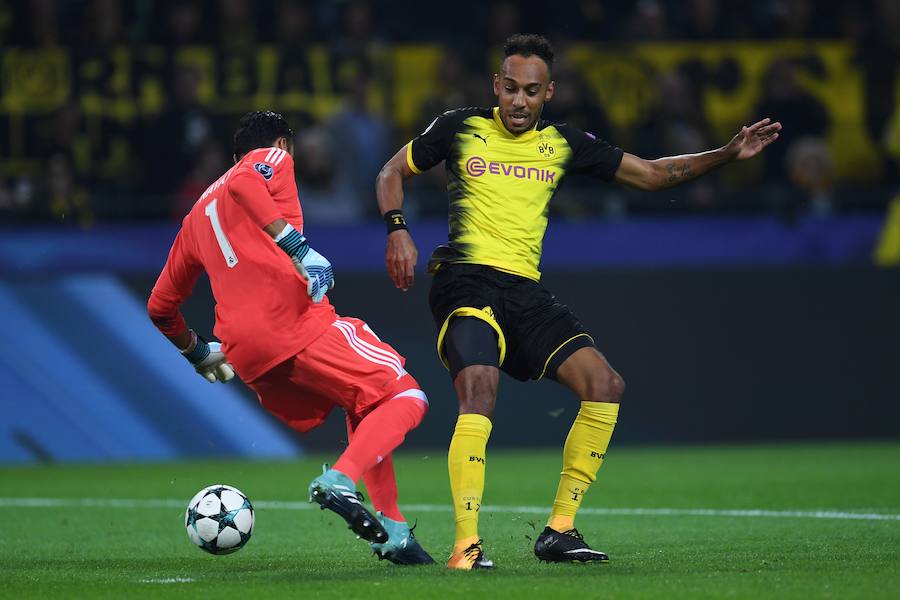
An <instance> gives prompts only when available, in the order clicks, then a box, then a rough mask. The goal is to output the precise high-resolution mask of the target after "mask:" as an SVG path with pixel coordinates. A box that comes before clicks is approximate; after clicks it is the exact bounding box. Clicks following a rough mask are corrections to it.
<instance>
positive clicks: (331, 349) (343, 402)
mask: <svg viewBox="0 0 900 600" xmlns="http://www.w3.org/2000/svg"><path fill="white" fill-rule="evenodd" d="M405 363H406V359H405V358H403V357H402V356H400V354H398V353H397V351H396V350H394V349H393V348H392V347H391V346H390V345H389V344H386V343H384V342H382V341H381V340H380V339H378V336H376V335H375V333H374V332H373V331H372V329H371V328H370V327H369V326H368V325H366V323H365V322H364V321H362V320H360V319H354V318H351V317H338V318H337V320H335V322H334V323H333V324H332V325H331V326H330V327H328V329H326V330H325V333H323V334H322V335H321V336H319V337H318V338H316V340H315V341H314V342H312V343H311V344H309V345H308V346H307V347H306V348H304V349H303V350H302V351H301V352H300V353H299V354H297V355H296V356H294V357H293V358H290V359H288V360H286V361H284V362H283V363H281V364H279V365H277V366H275V367H274V368H272V369H270V370H269V371H267V372H266V373H264V374H263V375H261V376H260V377H258V378H256V380H254V381H253V382H252V383H250V384H248V385H249V386H250V387H251V388H252V389H253V391H255V392H256V394H257V395H258V396H259V401H260V403H261V404H262V405H263V406H264V407H265V408H266V409H267V410H268V411H269V412H271V413H272V414H274V415H275V416H276V417H278V418H279V419H281V420H282V421H284V422H285V423H286V424H287V425H288V426H290V427H292V428H293V429H296V430H297V431H301V432H304V431H309V430H310V429H313V428H314V427H317V426H318V425H320V424H321V423H322V422H323V421H324V420H325V418H326V417H327V416H328V414H329V413H330V412H331V410H332V409H333V408H334V407H335V406H339V407H341V408H343V409H344V410H345V411H346V412H347V414H348V415H349V416H350V417H351V418H353V417H356V418H361V417H363V416H365V415H366V414H367V413H368V412H369V411H371V410H372V409H374V408H375V407H376V406H377V405H378V404H379V403H381V402H383V401H385V400H388V399H390V398H393V397H394V396H398V395H412V396H418V395H419V394H421V392H420V391H419V384H418V383H417V382H416V380H415V378H413V376H412V375H410V374H409V373H407V372H406V370H405V369H404V368H403V365H404V364H405ZM411 390H414V391H412V392H411V393H410V394H404V392H407V391H411Z"/></svg>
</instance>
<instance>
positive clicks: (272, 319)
mask: <svg viewBox="0 0 900 600" xmlns="http://www.w3.org/2000/svg"><path fill="white" fill-rule="evenodd" d="M278 218H284V219H285V220H287V221H288V222H289V223H290V224H291V225H293V226H294V228H296V229H297V230H298V231H300V232H302V231H303V213H302V210H301V208H300V199H299V196H298V194H297V184H296V181H295V180H294V161H293V158H292V157H291V155H290V154H288V153H287V152H285V151H284V150H279V149H277V148H260V149H257V150H253V151H252V152H249V153H247V154H246V155H245V156H244V157H243V158H242V159H241V160H240V162H238V163H237V164H236V165H234V167H232V168H231V169H229V170H228V172H226V173H225V174H224V175H222V177H220V178H219V179H218V180H216V181H215V182H214V183H213V184H212V185H211V186H209V188H208V189H207V190H206V191H205V192H203V194H202V195H201V196H200V198H199V200H197V202H196V203H195V204H194V206H193V208H192V209H191V211H190V212H189V213H188V215H187V216H186V217H185V218H184V221H182V225H181V230H180V231H179V232H178V235H177V236H176V238H175V242H174V243H173V244H172V249H171V250H170V252H169V258H168V260H167V261H166V265H165V267H164V268H163V270H162V273H160V276H159V279H158V280H157V282H156V285H155V286H154V287H153V292H152V293H151V295H150V300H149V303H148V312H149V313H150V318H151V319H152V320H153V322H154V323H155V324H156V326H157V327H158V328H159V329H160V331H162V332H163V333H164V334H166V335H170V336H171V335H177V334H179V333H181V332H183V331H185V329H186V324H185V321H184V318H183V317H182V315H181V312H180V311H179V306H180V305H181V303H182V302H184V300H185V299H186V298H187V297H188V296H189V295H190V294H191V291H192V290H193V288H194V284H195V283H196V281H197V277H198V276H199V275H200V273H202V272H204V271H205V272H206V273H207V275H208V276H209V280H210V284H211V286H212V292H213V296H214V297H215V299H216V326H215V330H214V333H215V336H216V337H217V338H218V339H220V340H221V341H222V349H223V351H224V352H225V354H226V356H228V359H229V361H230V362H231V363H232V364H233V365H234V367H235V370H236V371H237V373H238V374H239V375H240V376H241V378H242V379H244V380H245V381H253V380H254V379H256V378H257V377H259V376H260V375H262V374H263V373H265V372H266V371H268V370H269V369H271V368H272V367H274V366H275V365H277V364H278V363H280V362H283V361H285V360H287V359H288V358H290V357H292V356H294V355H295V354H297V353H298V352H300V351H301V350H302V349H303V348H305V347H306V346H307V345H308V344H309V343H310V342H312V341H313V340H314V339H316V338H317V337H318V336H319V335H321V334H322V333H323V332H324V331H325V329H326V328H327V327H329V326H330V325H331V323H332V322H334V320H335V312H334V308H332V306H331V304H330V303H329V301H328V298H327V297H326V298H325V299H324V300H323V301H322V303H321V304H314V303H313V302H312V300H310V298H309V295H308V294H307V291H306V281H305V280H304V279H303V278H302V277H301V276H300V275H299V273H297V270H296V269H295V268H294V265H293V263H292V262H291V259H290V258H289V257H288V256H287V255H286V254H285V253H284V252H283V251H282V250H281V249H280V248H279V247H278V246H276V245H275V243H274V242H273V241H272V238H271V237H270V236H269V235H268V234H267V233H266V232H265V231H263V229H262V228H263V227H265V226H266V225H268V224H270V223H272V222H273V221H275V220H277V219H278Z"/></svg>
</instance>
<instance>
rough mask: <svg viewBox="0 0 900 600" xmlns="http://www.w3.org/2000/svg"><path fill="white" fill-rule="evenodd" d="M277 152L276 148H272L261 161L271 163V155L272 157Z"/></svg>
mask: <svg viewBox="0 0 900 600" xmlns="http://www.w3.org/2000/svg"><path fill="white" fill-rule="evenodd" d="M277 150H278V149H277V148H272V149H271V150H269V153H268V154H266V157H265V158H264V159H263V162H271V161H272V155H273V154H274V153H275V152H276V151H277Z"/></svg>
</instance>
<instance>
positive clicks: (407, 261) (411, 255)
mask: <svg viewBox="0 0 900 600" xmlns="http://www.w3.org/2000/svg"><path fill="white" fill-rule="evenodd" d="M418 258H419V251H418V250H416V245H415V243H413V240H412V236H410V235H409V231H407V230H406V229H398V230H396V231H392V232H391V233H390V234H388V241H387V250H386V251H385V254H384V262H385V264H386V265H387V271H388V275H389V276H390V278H391V281H393V282H394V285H395V286H397V288H398V289H401V290H403V291H404V292H405V291H406V290H408V289H409V288H411V287H412V284H413V279H414V277H415V271H416V260H417V259H418Z"/></svg>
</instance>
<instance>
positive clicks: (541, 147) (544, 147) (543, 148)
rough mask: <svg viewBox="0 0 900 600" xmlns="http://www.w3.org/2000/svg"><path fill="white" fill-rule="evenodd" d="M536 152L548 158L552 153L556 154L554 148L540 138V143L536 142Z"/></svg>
mask: <svg viewBox="0 0 900 600" xmlns="http://www.w3.org/2000/svg"><path fill="white" fill-rule="evenodd" d="M537 149H538V154H540V155H541V156H543V157H544V158H550V157H551V156H553V155H554V154H556V148H554V147H553V146H551V145H550V142H548V141H546V140H542V141H541V143H540V144H538V147H537Z"/></svg>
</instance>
